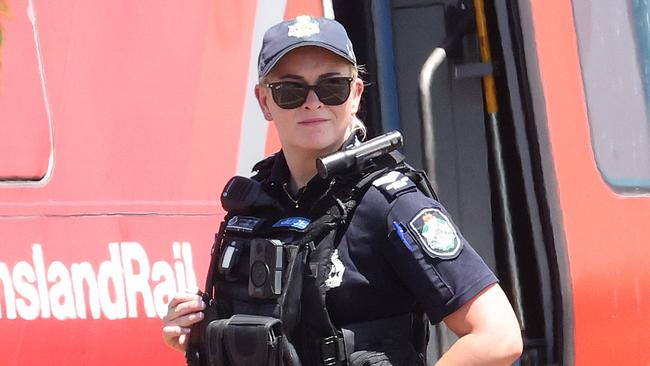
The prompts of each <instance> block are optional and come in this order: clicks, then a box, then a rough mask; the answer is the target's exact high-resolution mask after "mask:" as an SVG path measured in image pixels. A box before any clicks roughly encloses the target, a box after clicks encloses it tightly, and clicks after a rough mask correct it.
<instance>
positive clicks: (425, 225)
mask: <svg viewBox="0 0 650 366" xmlns="http://www.w3.org/2000/svg"><path fill="white" fill-rule="evenodd" d="M409 229H411V230H412V231H413V233H414V235H415V240H417V242H418V243H419V244H420V246H421V247H422V249H423V250H424V251H425V252H426V253H427V254H428V255H429V256H430V257H432V258H441V259H453V258H456V256H458V253H460V251H461V249H462V248H463V242H462V240H461V239H460V237H459V236H458V233H457V232H456V229H455V228H454V225H453V224H452V223H451V220H449V218H448V217H447V216H446V215H445V214H444V213H442V211H440V209H437V208H425V209H423V210H421V211H420V212H418V213H417V215H415V217H414V218H413V219H412V220H411V222H409Z"/></svg>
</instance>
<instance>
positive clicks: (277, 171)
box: [264, 133, 360, 211]
mask: <svg viewBox="0 0 650 366" xmlns="http://www.w3.org/2000/svg"><path fill="white" fill-rule="evenodd" d="M359 143H360V142H359V139H358V137H357V135H356V133H352V134H351V135H350V137H348V139H347V140H345V142H344V143H343V144H342V145H341V148H340V149H339V150H346V149H349V148H351V147H352V146H355V145H357V144H359ZM290 176H291V173H290V172H289V167H288V166H287V160H286V158H285V156H284V152H283V151H282V150H280V151H278V152H277V153H276V154H275V158H274V159H273V165H272V167H271V174H270V175H269V177H268V178H267V179H266V180H265V182H264V184H265V185H267V186H268V187H269V193H271V194H272V195H273V196H275V197H276V198H277V199H279V200H280V202H281V203H282V205H283V206H285V207H288V208H289V207H291V208H293V209H300V208H301V207H302V208H303V210H304V209H306V208H308V207H311V206H313V204H314V203H315V202H316V201H318V199H320V198H321V196H322V195H323V194H324V193H325V192H326V191H327V189H328V188H329V186H330V183H331V180H332V179H331V178H328V179H322V178H321V177H320V176H318V175H316V176H314V177H313V178H312V179H311V180H310V181H309V182H308V183H307V185H306V186H304V187H302V188H300V190H298V192H297V193H296V194H295V195H292V194H291V193H290V192H289V190H288V187H287V184H288V182H289V178H290ZM303 210H300V211H303Z"/></svg>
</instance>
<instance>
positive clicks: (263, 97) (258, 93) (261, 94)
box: [255, 84, 273, 121]
mask: <svg viewBox="0 0 650 366" xmlns="http://www.w3.org/2000/svg"><path fill="white" fill-rule="evenodd" d="M255 98H256V99H257V104H259V106H260V109H261V110H262V114H263V115H264V119H265V120H267V121H272V120H273V115H272V114H271V110H270V108H269V93H268V91H267V88H265V87H263V86H262V85H260V84H257V85H255Z"/></svg>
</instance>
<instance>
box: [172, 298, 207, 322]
mask: <svg viewBox="0 0 650 366" xmlns="http://www.w3.org/2000/svg"><path fill="white" fill-rule="evenodd" d="M204 309H205V303H204V302H203V300H201V299H194V300H190V301H185V302H182V303H179V304H177V305H176V306H170V307H169V309H168V310H167V315H165V317H164V319H163V320H164V322H165V323H167V322H169V321H172V320H174V319H176V318H179V317H181V316H183V315H186V314H189V313H196V312H199V311H202V310H204Z"/></svg>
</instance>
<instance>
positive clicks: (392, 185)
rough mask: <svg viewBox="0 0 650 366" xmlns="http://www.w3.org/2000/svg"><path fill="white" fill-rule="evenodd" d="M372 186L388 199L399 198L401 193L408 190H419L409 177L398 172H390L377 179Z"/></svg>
mask: <svg viewBox="0 0 650 366" xmlns="http://www.w3.org/2000/svg"><path fill="white" fill-rule="evenodd" d="M372 185H373V186H375V187H377V189H379V190H380V191H381V192H382V193H383V194H384V195H386V196H387V197H388V199H392V198H394V197H397V196H398V195H399V193H401V192H404V191H406V190H411V189H415V188H417V187H416V186H415V183H413V181H411V180H410V179H409V177H407V176H406V175H404V174H402V173H400V172H397V171H390V172H388V173H386V174H384V175H382V176H381V177H379V178H377V179H375V180H374V181H373V182H372Z"/></svg>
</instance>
